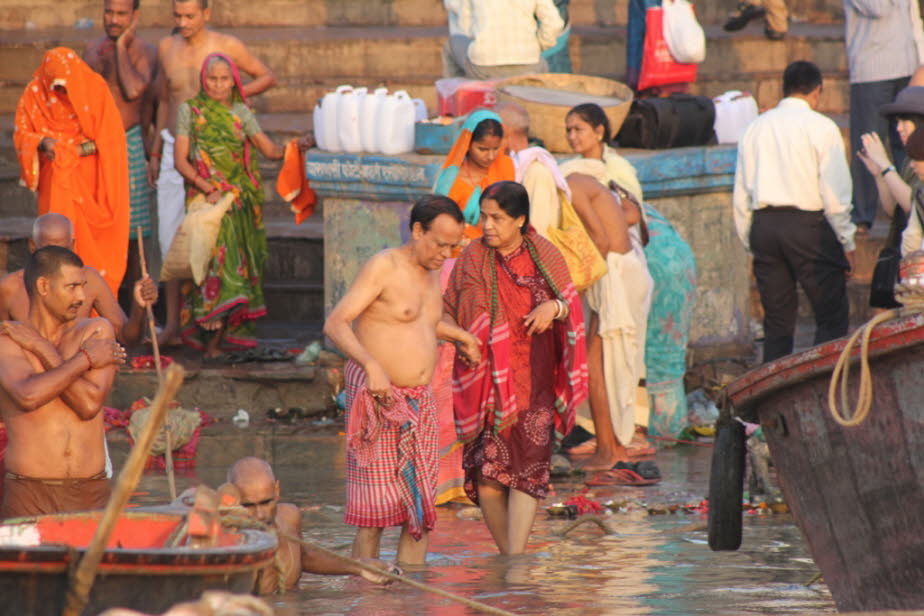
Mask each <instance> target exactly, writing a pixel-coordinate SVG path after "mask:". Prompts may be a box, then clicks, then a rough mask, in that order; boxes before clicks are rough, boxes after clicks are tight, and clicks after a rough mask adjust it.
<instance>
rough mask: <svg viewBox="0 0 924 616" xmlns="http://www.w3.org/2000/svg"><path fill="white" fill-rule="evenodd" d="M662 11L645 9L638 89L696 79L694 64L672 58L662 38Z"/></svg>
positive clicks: (657, 7)
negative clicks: (643, 42) (643, 45)
mask: <svg viewBox="0 0 924 616" xmlns="http://www.w3.org/2000/svg"><path fill="white" fill-rule="evenodd" d="M663 24H664V11H663V10H662V9H661V7H659V6H656V7H651V8H649V9H648V10H647V11H645V49H644V51H643V52H642V68H641V71H640V72H639V77H638V90H639V91H641V90H646V89H648V88H651V87H654V86H663V85H667V84H673V83H692V82H694V81H696V67H697V66H698V65H696V64H681V63H679V62H677V61H676V60H674V57H673V56H672V55H671V52H670V49H668V48H667V42H666V41H665V40H664V25H663Z"/></svg>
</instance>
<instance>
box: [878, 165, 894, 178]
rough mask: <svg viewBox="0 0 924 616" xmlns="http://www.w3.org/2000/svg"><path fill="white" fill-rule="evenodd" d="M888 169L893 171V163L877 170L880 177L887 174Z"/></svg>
mask: <svg viewBox="0 0 924 616" xmlns="http://www.w3.org/2000/svg"><path fill="white" fill-rule="evenodd" d="M889 171H895V165H889V166H888V167H886V168H885V169H883V170H882V171H880V172H879V176H880V177H885V176H887V175H888V174H889Z"/></svg>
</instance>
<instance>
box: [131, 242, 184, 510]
mask: <svg viewBox="0 0 924 616" xmlns="http://www.w3.org/2000/svg"><path fill="white" fill-rule="evenodd" d="M138 257H139V259H140V260H141V277H142V278H145V277H147V275H148V266H147V262H146V261H145V259H144V238H142V237H141V227H140V226H139V227H138ZM145 309H146V310H147V313H148V329H149V330H150V331H151V346H153V347H154V367H155V368H156V369H157V386H158V387H160V386H161V385H162V384H163V381H164V372H163V369H162V368H161V366H160V345H159V344H158V343H157V329H156V328H155V326H154V310H153V309H152V308H151V305H150V304H146V305H145ZM164 437H165V439H166V449H167V451H166V452H165V453H164V461H165V462H166V466H167V486H168V487H169V488H170V502H173V501H175V500H176V477H175V476H174V474H173V434H172V433H171V431H170V422H169V421H166V422H164Z"/></svg>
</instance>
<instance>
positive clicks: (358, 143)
mask: <svg viewBox="0 0 924 616" xmlns="http://www.w3.org/2000/svg"><path fill="white" fill-rule="evenodd" d="M365 97H366V88H356V89H355V90H352V89H350V90H344V91H343V92H341V93H340V99H339V100H338V101H337V129H338V133H337V134H338V136H339V139H340V148H341V149H342V150H343V151H345V152H360V151H362V149H363V146H362V139H361V137H360V128H359V107H360V105H361V104H362V101H363V99H364V98H365Z"/></svg>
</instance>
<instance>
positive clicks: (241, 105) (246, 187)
mask: <svg viewBox="0 0 924 616" xmlns="http://www.w3.org/2000/svg"><path fill="white" fill-rule="evenodd" d="M252 147H256V148H257V150H259V151H260V153H261V154H263V155H264V156H266V157H267V158H270V159H274V160H276V159H280V158H282V156H283V149H282V148H280V147H277V146H276V145H275V144H274V143H273V142H272V141H270V139H269V138H268V137H267V136H266V134H265V133H264V132H263V131H262V130H261V129H260V125H259V124H257V120H256V117H254V114H253V112H252V111H251V110H250V108H248V107H247V100H246V99H245V98H244V95H243V91H242V89H241V80H240V76H239V74H238V71H237V67H236V66H235V65H234V62H233V61H232V60H231V59H230V58H228V57H227V56H225V55H224V54H220V53H213V54H211V55H209V56H208V57H207V58H206V59H205V62H203V64H202V73H201V89H200V90H199V94H198V95H196V96H195V97H194V98H191V99H189V100H188V101H186V102H185V103H183V104H182V105H180V107H179V110H178V114H177V130H176V146H175V164H176V170H177V171H179V173H180V174H181V175H182V176H183V177H184V178H185V179H186V192H187V196H186V203H187V207H189V203H190V201H191V200H192V199H194V198H195V197H196V196H198V195H200V194H204V195H205V196H206V199H207V200H208V201H209V202H210V203H217V202H218V200H219V199H220V198H221V196H222V195H223V194H225V193H228V192H232V193H234V195H235V199H234V202H233V203H232V205H231V207H230V208H229V209H228V212H227V213H226V214H225V215H224V217H223V218H222V221H221V229H220V231H219V233H218V241H217V242H216V244H215V248H214V249H213V251H212V260H211V262H210V263H209V268H208V273H207V274H206V277H205V279H204V281H203V282H202V284H201V285H199V286H198V287H196V288H193V290H192V291H191V292H190V293H188V294H187V295H186V302H185V306H184V309H183V311H182V314H181V317H180V322H181V336H182V338H183V340H184V341H185V342H186V343H187V344H189V345H191V346H193V347H195V348H199V349H201V350H203V351H204V352H205V356H206V358H216V357H220V356H221V354H222V347H253V346H256V339H255V337H254V329H255V320H256V319H258V318H259V317H262V316H263V315H265V314H266V304H265V303H264V301H263V266H264V264H265V263H266V231H265V229H264V228H263V216H262V207H263V185H262V182H261V179H260V170H259V168H258V166H257V160H256V157H254V156H253V152H252V151H251V150H252Z"/></svg>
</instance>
